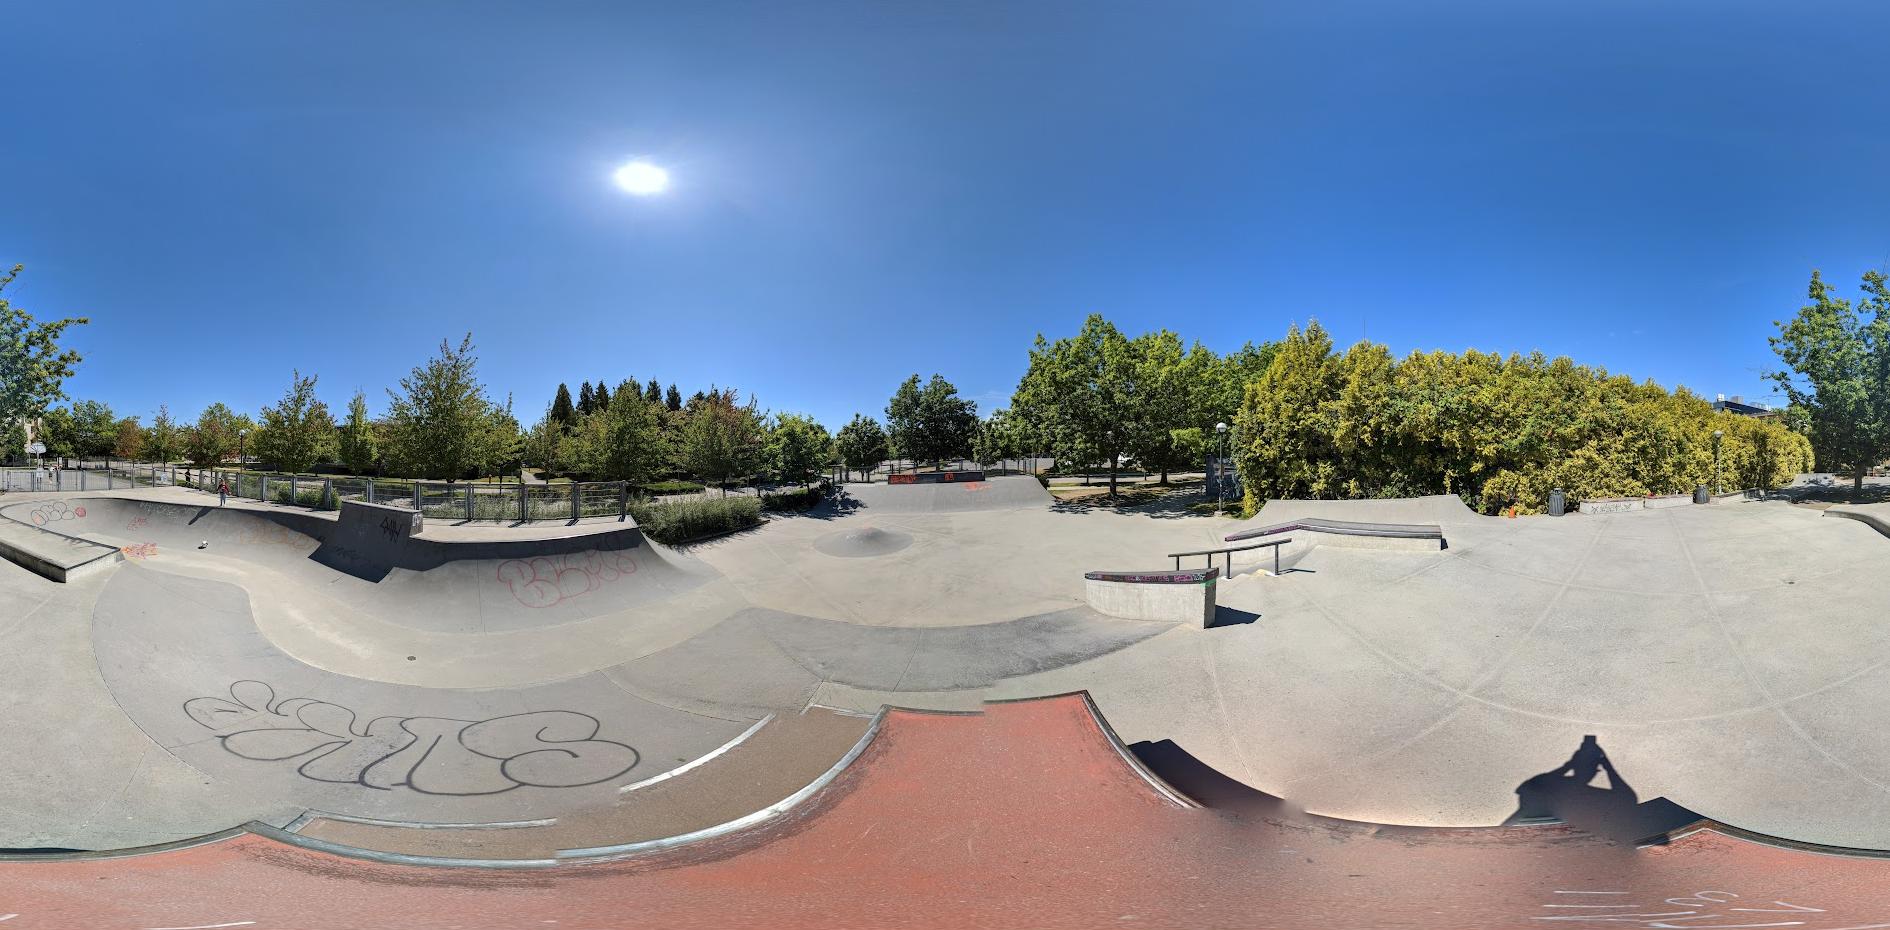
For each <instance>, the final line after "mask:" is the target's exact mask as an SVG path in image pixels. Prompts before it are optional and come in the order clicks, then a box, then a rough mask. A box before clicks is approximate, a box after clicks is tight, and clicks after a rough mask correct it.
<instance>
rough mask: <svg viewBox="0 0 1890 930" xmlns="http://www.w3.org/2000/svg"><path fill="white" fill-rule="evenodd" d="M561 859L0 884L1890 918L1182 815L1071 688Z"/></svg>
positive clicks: (1217, 923)
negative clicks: (711, 824) (752, 804)
mask: <svg viewBox="0 0 1890 930" xmlns="http://www.w3.org/2000/svg"><path fill="white" fill-rule="evenodd" d="M1152 851H1159V854H1152ZM578 852H579V853H580V855H575V856H567V857H557V856H550V857H546V858H543V859H534V860H515V861H510V862H492V861H483V862H471V861H465V860H452V859H444V858H424V859H402V858H398V857H389V856H383V855H377V854H372V853H365V852H363V851H361V850H359V849H354V848H350V847H347V846H344V845H339V844H334V843H329V842H323V841H319V840H312V839H309V838H304V837H299V836H296V835H294V834H289V833H284V832H282V831H279V830H273V829H270V828H268V827H266V826H252V827H251V828H250V829H248V830H243V831H230V832H226V833H223V834H217V835H212V836H207V837H204V838H202V839H200V840H198V841H195V842H193V843H189V844H179V845H177V846H174V847H170V848H161V849H154V850H147V851H139V853H138V854H137V855H135V856H133V857H130V858H100V857H86V856H73V857H63V858H59V859H55V860H52V861H39V862H4V863H0V893H4V894H5V896H6V900H7V907H8V909H9V910H10V911H14V912H18V913H19V914H20V915H21V917H22V918H24V919H25V920H26V921H27V922H26V923H23V924H22V925H23V926H29V927H30V926H34V925H35V922H34V919H35V918H54V919H51V920H48V919H40V920H38V921H37V923H43V924H46V925H48V926H54V925H57V926H97V927H119V926H123V927H207V926H217V925H222V926H237V925H239V924H240V925H243V926H256V927H278V926H281V927H290V926H293V927H298V928H308V930H323V928H327V927H366V926H386V925H389V924H390V923H398V924H399V925H401V926H404V927H415V928H422V930H434V928H441V930H443V928H446V927H452V926H486V925H493V924H495V923H507V924H518V925H524V924H526V923H530V924H532V925H534V926H536V925H540V924H543V925H553V924H555V925H558V926H617V925H621V924H622V923H623V921H624V915H625V914H626V913H634V914H635V915H636V922H637V923H638V924H639V925H649V926H715V927H768V928H778V927H789V928H794V927H830V926H867V925H882V924H884V923H886V922H887V919H888V915H896V916H895V917H894V921H895V922H905V923H918V924H924V925H928V926H1058V927H1100V926H1120V925H1122V924H1123V923H1125V922H1128V921H1124V919H1123V918H1124V916H1125V915H1128V916H1132V917H1134V918H1135V920H1134V921H1133V923H1135V924H1137V925H1148V926H1187V927H1216V928H1218V927H1247V926H1253V925H1254V919H1255V916H1254V915H1256V914H1264V915H1265V917H1266V919H1265V921H1264V922H1265V923H1266V924H1267V925H1268V926H1279V927H1315V926H1317V927H1328V926H1332V916H1333V915H1335V914H1344V915H1346V921H1345V923H1346V924H1347V925H1353V926H1384V927H1391V926H1422V927H1442V926H1466V927H1467V926H1497V925H1509V924H1521V923H1523V922H1525V921H1533V920H1535V919H1543V920H1553V921H1556V922H1558V923H1559V922H1563V921H1567V920H1571V919H1573V920H1576V921H1577V922H1582V923H1586V922H1589V920H1590V915H1591V914H1602V915H1606V916H1604V917H1601V918H1599V919H1600V920H1601V921H1602V922H1606V923H1632V924H1633V925H1635V926H1642V925H1645V926H1656V925H1658V926H1675V927H1683V926H1755V925H1766V926H1786V925H1790V926H1802V927H1805V928H1807V930H1810V928H1815V927H1829V928H1834V930H1835V928H1860V927H1867V926H1882V925H1883V920H1882V918H1883V914H1884V912H1885V911H1886V910H1890V880H1887V879H1890V862H1885V861H1883V860H1881V859H1873V858H1867V857H1856V856H1849V855H1845V853H1847V852H1849V851H1846V850H1839V849H1830V848H1792V847H1788V846H1784V845H1780V844H1774V843H1770V842H1767V841H1766V840H1765V838H1763V837H1758V836H1754V835H1751V834H1747V833H1744V832H1743V831H1739V830H1736V829H1733V828H1726V827H1722V826H1720V825H1718V824H1715V823H1712V822H1699V823H1695V824H1693V825H1691V826H1689V827H1687V828H1684V829H1681V830H1675V831H1672V832H1669V833H1666V834H1663V835H1661V836H1658V837H1653V838H1651V842H1650V843H1648V844H1643V845H1635V844H1621V843H1614V842H1609V841H1606V840H1602V839H1598V838H1596V837H1593V836H1590V835H1587V834H1585V833H1583V832H1581V831H1578V830H1572V829H1570V828H1567V827H1560V826H1544V827H1514V828H1480V829H1466V830H1383V829H1381V828H1378V827H1376V826H1375V825H1372V824H1345V823H1337V822H1333V821H1329V820H1323V819H1318V818H1304V817H1296V816H1292V815H1290V814H1285V815H1276V816H1248V815H1245V814H1242V813H1230V812H1229V811H1227V810H1224V809H1209V808H1204V807H1202V806H1201V805H1200V804H1199V803H1197V802H1196V800H1195V799H1192V798H1190V797H1188V796H1186V795H1184V794H1182V793H1180V792H1178V791H1177V790H1175V789H1174V788H1173V787H1171V786H1170V785H1168V784H1166V783H1165V782H1164V781H1163V780H1162V779H1161V778H1159V777H1157V776H1156V775H1154V774H1152V773H1150V772H1149V771H1148V770H1147V769H1145V768H1144V767H1143V766H1142V765H1141V764H1140V763H1139V762H1138V761H1137V759H1136V757H1135V756H1134V755H1132V754H1131V753H1130V752H1129V751H1128V750H1127V749H1126V748H1125V747H1124V746H1123V745H1122V744H1121V742H1120V741H1119V740H1118V739H1116V738H1115V736H1114V734H1113V733H1112V732H1111V730H1110V728H1109V726H1108V725H1107V724H1106V723H1104V722H1103V721H1102V720H1101V719H1100V718H1099V717H1098V716H1097V714H1096V713H1095V710H1094V707H1093V705H1091V704H1090V703H1089V701H1088V700H1087V699H1086V697H1085V696H1084V695H1082V694H1075V695H1063V696H1058V697H1051V698H1044V699H1038V700H1031V701H1024V702H1017V703H1009V704H997V705H990V706H988V707H987V708H986V709H985V710H984V711H983V712H982V713H977V714H936V713H924V712H914V711H904V710H896V709H894V710H887V711H883V712H882V713H881V715H880V716H879V718H878V720H877V721H876V723H875V724H874V725H873V729H872V731H870V732H869V733H868V734H867V736H866V737H865V738H863V739H862V741H861V742H860V743H858V744H856V747H855V749H854V750H853V751H850V752H849V753H848V754H847V756H846V757H845V758H843V759H842V760H841V761H840V762H839V763H838V764H836V765H835V766H833V767H832V768H831V769H829V770H828V772H826V773H824V774H823V775H821V776H820V777H819V778H817V779H815V780H814V781H813V782H810V783H809V784H808V785H806V787H805V788H804V789H803V790H801V791H797V792H795V794H794V795H792V796H790V797H788V798H784V799H782V801H781V802H780V803H777V804H774V805H770V806H769V807H768V808H765V809H762V810H759V811H756V812H755V814H754V815H752V816H750V817H748V818H743V822H735V823H728V824H724V825H723V827H722V828H721V829H715V830H708V831H699V832H698V833H696V834H692V835H684V836H678V837H672V838H670V839H669V840H667V841H664V842H658V843H652V844H641V845H635V846H628V847H626V848H621V849H615V850H591V851H578ZM1519 862H1521V863H1524V864H1525V865H1526V867H1519V866H1518V863H1519ZM1025 863H1027V864H1028V865H1027V867H1026V866H1025V865H1024V864H1025ZM455 866H477V867H476V868H463V867H462V868H455ZM508 867H509V868H508ZM517 870H524V871H517ZM127 887H130V888H134V889H135V891H136V893H126V892H125V888H127ZM810 888H812V889H817V893H810V892H809V889H810ZM1698 889H1715V890H1712V891H1700V890H1698ZM1597 902H1606V903H1597ZM1650 902H1651V903H1650ZM1781 915H1782V916H1781ZM1688 918H1693V919H1688Z"/></svg>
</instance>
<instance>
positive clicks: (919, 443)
mask: <svg viewBox="0 0 1890 930" xmlns="http://www.w3.org/2000/svg"><path fill="white" fill-rule="evenodd" d="M977 432H978V405H977V404H975V403H973V402H972V401H969V400H965V399H963V398H960V397H959V396H958V389H957V388H955V387H953V386H952V384H951V382H949V381H946V380H945V379H944V377H942V376H940V375H936V374H935V375H933V376H932V380H931V381H929V382H926V383H925V384H924V386H921V385H920V383H919V376H918V375H916V374H915V375H913V376H912V377H910V378H907V379H906V380H905V383H903V384H901V385H899V390H897V391H895V392H894V393H893V396H892V399H891V400H890V401H888V402H887V404H886V435H887V439H888V441H889V442H890V443H891V445H892V448H893V452H894V454H896V455H898V456H901V457H903V458H906V459H910V460H911V461H912V462H913V463H914V464H917V463H919V462H931V463H932V464H933V465H934V466H937V465H938V464H939V463H941V462H943V461H944V460H945V459H956V458H965V457H969V456H970V455H971V440H972V437H973V436H975V435H977Z"/></svg>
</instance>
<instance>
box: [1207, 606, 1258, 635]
mask: <svg viewBox="0 0 1890 930" xmlns="http://www.w3.org/2000/svg"><path fill="white" fill-rule="evenodd" d="M1258 619H1260V615H1259V614H1256V613H1253V612H1252V611H1246V610H1240V609H1238V608H1234V607H1226V606H1222V605H1220V604H1216V605H1214V622H1213V623H1210V624H1208V629H1210V630H1211V629H1214V628H1215V627H1222V626H1243V625H1245V624H1249V623H1252V622H1254V621H1255V620H1258Z"/></svg>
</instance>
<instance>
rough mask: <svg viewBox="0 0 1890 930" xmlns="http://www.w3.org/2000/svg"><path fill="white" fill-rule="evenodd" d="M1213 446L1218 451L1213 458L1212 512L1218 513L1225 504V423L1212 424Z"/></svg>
mask: <svg viewBox="0 0 1890 930" xmlns="http://www.w3.org/2000/svg"><path fill="white" fill-rule="evenodd" d="M1214 447H1215V451H1216V452H1217V453H1218V454H1217V455H1216V456H1215V460H1214V463H1213V464H1214V513H1215V514H1216V515H1219V514H1220V512H1221V508H1223V507H1225V506H1226V505H1227V482H1226V477H1225V476H1226V472H1227V462H1226V461H1225V460H1224V457H1225V454H1226V449H1227V424H1226V423H1216V424H1214Z"/></svg>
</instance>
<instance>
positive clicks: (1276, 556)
mask: <svg viewBox="0 0 1890 930" xmlns="http://www.w3.org/2000/svg"><path fill="white" fill-rule="evenodd" d="M1292 541H1293V537H1291V536H1284V537H1281V538H1279V539H1269V540H1266V541H1265V542H1257V543H1253V544H1251V545H1246V546H1222V547H1220V548H1218V549H1196V550H1194V551H1193V552H1170V553H1168V557H1169V558H1171V559H1174V560H1175V571H1181V557H1182V556H1184V555H1205V556H1207V557H1208V564H1207V567H1209V568H1213V567H1214V556H1215V555H1216V554H1217V553H1222V552H1225V553H1227V577H1229V578H1232V577H1233V576H1234V553H1236V552H1246V551H1247V550H1248V549H1272V550H1273V574H1275V575H1278V574H1279V573H1280V547H1281V546H1284V545H1286V544H1287V543H1290V542H1292Z"/></svg>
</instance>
